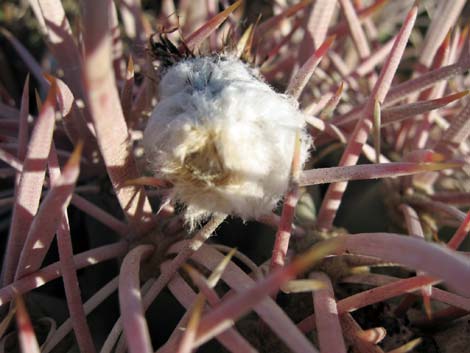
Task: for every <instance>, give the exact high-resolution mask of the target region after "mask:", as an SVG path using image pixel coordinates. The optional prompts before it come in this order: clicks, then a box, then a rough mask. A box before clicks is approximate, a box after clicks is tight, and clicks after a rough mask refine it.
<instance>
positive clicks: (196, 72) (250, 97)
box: [144, 56, 311, 225]
mask: <svg viewBox="0 0 470 353" xmlns="http://www.w3.org/2000/svg"><path fill="white" fill-rule="evenodd" d="M159 98H160V100H159V103H158V104H157V105H156V107H155V109H154V111H153V113H152V116H151V118H150V120H149V122H148V125H147V127H146V129H145V132H144V149H145V153H146V157H147V160H148V162H149V165H150V168H151V170H152V172H153V173H154V175H155V176H156V177H159V178H163V179H166V180H169V181H170V182H171V183H173V185H174V189H173V192H174V194H173V195H174V197H175V198H176V199H177V200H178V201H180V202H181V203H183V204H184V205H185V217H186V220H187V221H188V223H190V224H191V225H194V224H195V222H198V221H200V220H201V219H203V218H206V217H207V216H209V215H210V214H213V213H225V214H230V215H237V216H240V217H241V218H242V219H244V220H247V219H250V218H257V217H259V216H262V215H265V214H268V213H269V212H271V211H272V209H273V208H274V207H275V206H276V204H277V203H278V201H279V200H280V199H281V197H282V195H283V194H284V193H285V191H286V190H287V187H288V183H289V174H290V169H291V161H292V157H293V153H294V145H295V138H296V133H297V132H300V138H301V141H302V143H301V161H302V164H303V162H305V160H306V159H307V155H308V149H309V147H310V145H311V140H310V138H309V137H308V135H307V134H306V132H305V120H304V116H303V114H302V113H301V112H300V111H299V110H298V107H297V103H296V102H295V101H293V100H292V99H291V98H289V97H287V96H286V95H282V94H279V93H276V92H275V91H274V90H273V89H272V88H271V87H270V86H269V85H267V84H266V83H265V82H263V81H262V80H261V79H260V78H259V77H258V76H257V74H256V73H255V72H254V71H253V70H252V69H251V68H249V67H248V66H247V65H246V64H244V63H242V62H241V61H240V60H238V59H236V58H230V57H228V58H227V57H218V56H206V57H197V58H191V59H186V60H183V61H181V62H179V63H177V64H175V65H173V66H171V67H169V68H168V69H167V70H166V71H165V72H164V73H163V75H162V78H161V82H160V97H159Z"/></svg>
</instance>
